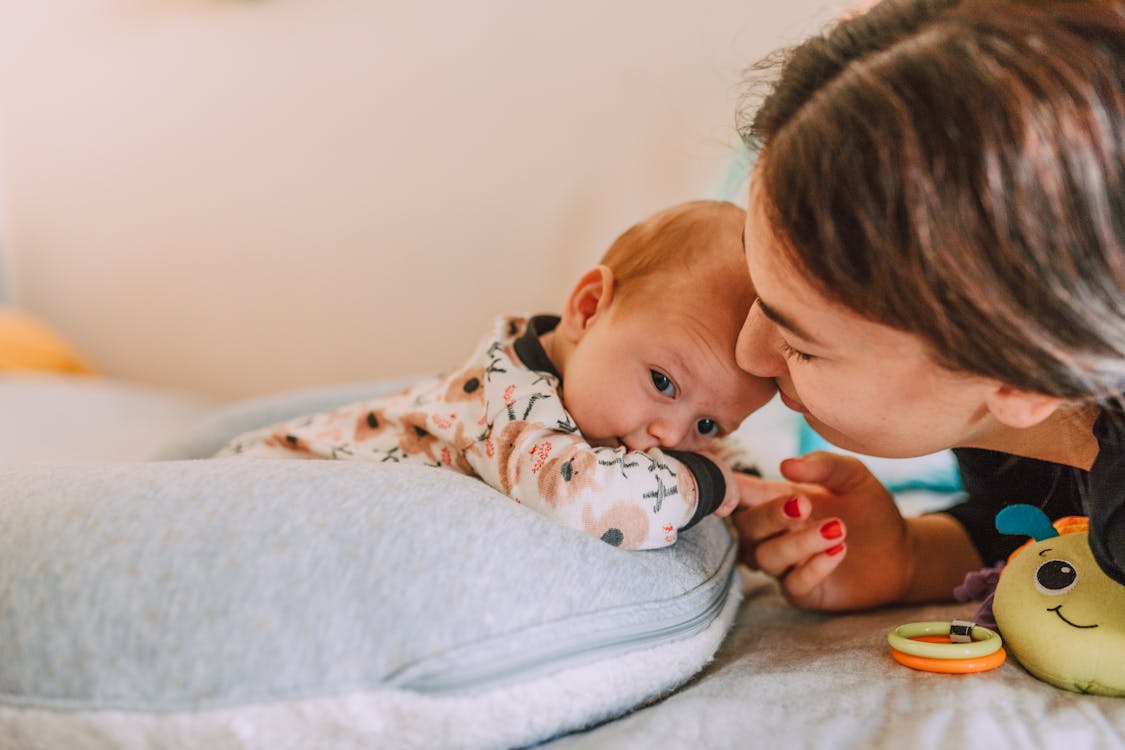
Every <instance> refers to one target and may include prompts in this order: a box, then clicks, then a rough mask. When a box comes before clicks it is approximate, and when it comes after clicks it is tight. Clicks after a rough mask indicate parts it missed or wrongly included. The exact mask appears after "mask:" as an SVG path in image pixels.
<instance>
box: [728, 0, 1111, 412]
mask: <svg viewBox="0 0 1125 750" xmlns="http://www.w3.org/2000/svg"><path fill="white" fill-rule="evenodd" d="M1123 56H1125V0H1102V1H1095V0H1039V1H1035V0H1024V1H1016V0H1008V1H1005V0H979V1H974V0H963V1H961V2H958V1H957V0H884V2H882V3H880V4H879V5H877V6H875V7H874V8H872V9H871V10H869V11H868V12H866V13H864V14H863V15H859V16H855V17H852V18H849V19H846V20H844V21H841V22H840V23H838V24H837V25H835V26H834V27H832V28H831V29H829V30H828V31H827V32H826V33H825V34H824V35H822V36H818V37H815V38H813V39H810V40H809V41H806V42H805V43H803V44H801V45H800V46H798V47H796V48H794V49H792V50H788V51H787V52H786V53H784V55H783V57H782V58H781V59H780V60H779V59H776V58H774V59H769V60H767V61H764V62H763V63H760V64H759V65H757V66H755V68H754V69H753V72H752V74H751V82H752V83H755V82H756V83H759V84H760V83H761V82H762V81H763V79H764V77H766V76H769V81H770V84H769V85H770V90H769V93H768V94H767V95H766V96H765V98H764V100H762V102H761V104H760V106H757V107H756V108H755V109H754V111H753V112H751V113H749V114H750V116H751V117H752V119H749V121H748V122H746V121H744V122H743V123H740V132H741V134H742V136H743V139H744V140H745V141H746V142H747V144H748V145H750V146H751V147H752V148H758V149H760V150H761V153H760V157H759V164H758V166H757V168H756V171H755V176H754V179H755V180H756V181H758V182H757V188H758V189H759V192H760V194H761V195H763V196H764V199H765V200H764V205H765V211H766V217H767V220H768V221H769V222H770V225H771V228H772V230H773V232H774V233H775V235H776V236H777V237H778V239H779V240H780V244H781V245H782V247H783V248H784V250H783V252H785V253H786V254H787V255H788V258H789V260H790V261H792V262H794V263H795V266H796V267H797V268H798V269H800V270H801V271H802V272H804V273H806V274H807V277H808V279H809V280H810V281H811V283H812V284H813V285H814V286H815V287H816V288H817V289H818V290H819V291H821V292H822V293H823V294H824V295H825V296H826V297H827V298H828V299H831V300H833V301H835V302H838V303H840V304H842V305H844V306H845V307H847V308H850V309H852V310H854V311H855V312H857V313H858V314H860V315H863V316H865V317H868V318H870V319H872V320H876V321H879V322H882V323H885V324H887V325H890V326H893V327H895V328H899V329H901V330H904V331H908V332H911V333H915V334H917V335H919V336H921V337H922V338H923V339H924V340H926V341H927V342H928V344H929V345H930V347H931V349H932V351H933V355H934V358H935V360H936V361H938V362H939V363H940V364H942V365H943V366H945V367H948V368H950V369H953V370H959V371H965V372H972V373H977V374H982V375H986V376H989V377H995V378H997V379H999V380H1001V381H1003V382H1006V383H1009V384H1011V385H1014V386H1016V387H1019V388H1024V389H1027V390H1032V391H1036V392H1040V393H1045V394H1049V395H1054V396H1059V397H1063V398H1071V399H1078V400H1088V399H1091V398H1094V399H1098V400H1105V399H1110V398H1113V397H1114V396H1116V395H1118V394H1121V393H1122V392H1123V391H1125V250H1123V243H1125V189H1123V188H1125V185H1123V184H1122V182H1123V180H1122V176H1123V175H1122V173H1123V171H1125V167H1123V162H1125V94H1123V92H1122V81H1123V80H1125V59H1123ZM778 66H780V71H778V70H777V68H778Z"/></svg>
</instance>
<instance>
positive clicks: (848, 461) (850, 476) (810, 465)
mask: <svg viewBox="0 0 1125 750" xmlns="http://www.w3.org/2000/svg"><path fill="white" fill-rule="evenodd" d="M781 473H782V475H784V476H785V478H786V479H790V480H792V481H794V482H803V483H809V484H819V485H821V486H823V487H824V488H825V489H827V490H828V491H830V492H833V493H836V494H841V495H846V494H848V493H849V492H851V491H852V490H854V489H855V488H856V487H859V486H860V485H862V484H864V483H866V482H869V481H871V480H872V478H873V475H872V474H871V471H870V469H868V468H867V466H865V465H864V463H863V462H862V461H860V460H859V459H858V458H855V457H854V456H842V455H840V454H839V453H828V452H827V451H813V452H812V453H806V454H805V455H803V456H800V457H798V458H787V459H785V460H784V461H782V462H781Z"/></svg>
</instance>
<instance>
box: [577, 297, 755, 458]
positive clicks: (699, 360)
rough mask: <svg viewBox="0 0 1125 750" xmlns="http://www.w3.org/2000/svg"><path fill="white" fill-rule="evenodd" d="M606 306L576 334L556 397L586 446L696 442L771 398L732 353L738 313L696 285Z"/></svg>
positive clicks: (733, 425)
mask: <svg viewBox="0 0 1125 750" xmlns="http://www.w3.org/2000/svg"><path fill="white" fill-rule="evenodd" d="M666 292H667V293H666V294H660V295H658V297H659V298H654V299H651V300H634V301H630V304H628V305H624V306H621V305H617V304H616V303H615V304H614V305H611V307H610V309H609V310H608V311H607V313H606V314H605V315H604V316H603V317H601V318H600V319H598V320H595V321H594V322H593V323H592V324H591V326H590V328H589V330H588V331H587V332H586V334H585V335H584V336H583V338H582V339H581V340H580V341H579V342H578V345H577V346H576V347H575V349H574V351H573V352H572V353H571V356H570V359H569V361H568V363H567V366H566V372H565V373H563V388H564V391H563V398H564V399H565V401H566V407H567V410H568V411H569V412H570V414H571V416H573V417H574V420H575V422H577V424H578V427H579V429H580V430H581V431H582V434H583V435H584V436H586V438H587V439H588V440H589V441H590V442H591V443H593V444H595V445H623V446H625V447H626V448H628V449H629V450H641V451H643V450H648V449H649V448H653V447H657V446H659V447H662V448H673V449H678V450H691V451H699V450H705V449H706V448H707V447H708V445H709V444H710V443H711V442H712V441H714V440H715V438H717V437H721V436H723V435H726V434H729V433H730V432H733V431H734V430H735V429H737V428H738V426H739V425H740V424H741V423H742V421H743V420H744V419H745V418H746V417H747V416H748V415H749V414H750V413H751V412H753V411H755V410H756V409H758V408H760V407H761V406H763V405H764V404H765V403H766V402H767V401H769V400H770V398H772V397H773V394H774V391H775V388H774V384H773V381H772V380H771V379H764V378H759V377H755V376H753V375H750V374H748V373H746V372H744V371H743V370H741V369H740V368H739V367H738V365H737V363H736V362H735V358H734V347H735V341H736V338H737V336H738V329H739V325H740V323H741V318H740V317H739V316H738V315H737V311H734V312H733V314H732V311H731V310H729V309H727V306H726V305H724V302H723V299H722V297H721V295H711V294H709V293H708V289H707V288H706V287H700V286H698V285H684V284H680V285H676V286H675V287H674V288H669V289H667V290H666Z"/></svg>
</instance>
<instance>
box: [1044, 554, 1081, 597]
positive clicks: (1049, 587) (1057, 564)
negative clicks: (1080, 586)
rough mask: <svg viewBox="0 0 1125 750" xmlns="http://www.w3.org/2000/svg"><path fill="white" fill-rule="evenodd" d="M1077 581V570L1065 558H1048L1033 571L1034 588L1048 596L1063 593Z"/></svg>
mask: <svg viewBox="0 0 1125 750" xmlns="http://www.w3.org/2000/svg"><path fill="white" fill-rule="evenodd" d="M1076 583H1078V571H1077V570H1075V568H1074V566H1073V565H1072V564H1070V563H1069V562H1067V561H1066V560H1048V561H1047V562H1045V563H1043V564H1042V565H1040V566H1039V568H1038V569H1037V570H1036V571H1035V588H1037V589H1039V593H1041V594H1047V595H1048V596H1058V595H1059V594H1065V593H1066V592H1068V591H1070V590H1071V589H1072V588H1074V584H1076Z"/></svg>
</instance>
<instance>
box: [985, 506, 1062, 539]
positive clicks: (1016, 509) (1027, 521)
mask: <svg viewBox="0 0 1125 750" xmlns="http://www.w3.org/2000/svg"><path fill="white" fill-rule="evenodd" d="M996 530H997V531H999V532H1000V533H1001V534H1020V535H1022V536H1029V537H1031V538H1032V539H1034V540H1035V541H1037V542H1041V541H1043V540H1044V539H1050V538H1051V537H1054V536H1058V535H1059V532H1057V531H1055V527H1054V526H1052V525H1051V520H1050V519H1049V518H1047V514H1046V513H1044V512H1043V511H1041V510H1039V509H1038V508H1036V507H1035V506H1034V505H1024V504H1018V505H1009V506H1008V507H1007V508H1004V509H1003V510H1002V511H1000V512H999V513H997V514H996Z"/></svg>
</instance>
